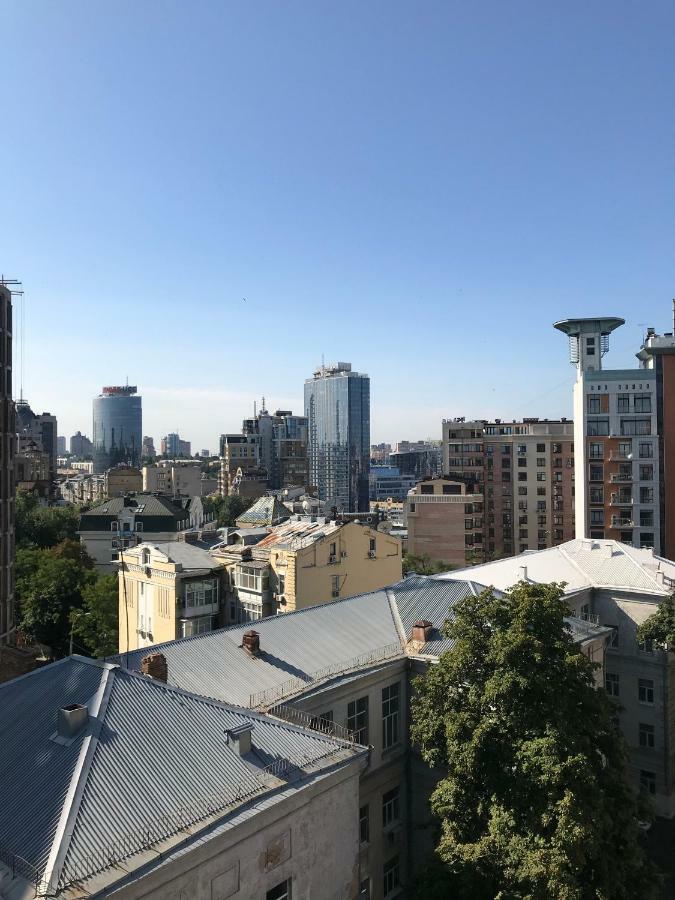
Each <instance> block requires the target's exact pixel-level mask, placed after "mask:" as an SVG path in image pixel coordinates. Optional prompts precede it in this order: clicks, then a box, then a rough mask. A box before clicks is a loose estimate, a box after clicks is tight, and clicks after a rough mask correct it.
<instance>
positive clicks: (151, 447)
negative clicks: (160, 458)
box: [141, 435, 157, 459]
mask: <svg viewBox="0 0 675 900" xmlns="http://www.w3.org/2000/svg"><path fill="white" fill-rule="evenodd" d="M141 456H142V457H144V458H146V459H147V458H148V457H149V458H150V459H154V458H155V457H156V456H157V454H156V453H155V442H154V441H153V439H152V438H151V437H148V436H147V435H144V436H143V443H142V445H141Z"/></svg>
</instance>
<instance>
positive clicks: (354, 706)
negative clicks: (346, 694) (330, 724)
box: [347, 697, 368, 746]
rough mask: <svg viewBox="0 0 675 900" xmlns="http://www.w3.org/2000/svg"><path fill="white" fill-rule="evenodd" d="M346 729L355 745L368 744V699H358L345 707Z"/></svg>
mask: <svg viewBox="0 0 675 900" xmlns="http://www.w3.org/2000/svg"><path fill="white" fill-rule="evenodd" d="M347 728H348V730H349V731H353V732H354V740H355V741H356V743H357V744H363V745H364V746H366V745H367V744H368V698H367V697H359V699H358V700H352V702H351V703H349V704H348V705H347Z"/></svg>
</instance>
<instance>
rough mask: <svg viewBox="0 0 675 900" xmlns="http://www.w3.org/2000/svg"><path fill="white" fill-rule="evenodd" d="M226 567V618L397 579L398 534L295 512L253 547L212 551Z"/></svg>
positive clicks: (297, 605) (252, 616)
mask: <svg viewBox="0 0 675 900" xmlns="http://www.w3.org/2000/svg"><path fill="white" fill-rule="evenodd" d="M213 553H214V555H215V556H218V557H221V558H222V559H223V561H224V564H225V565H226V567H227V569H228V591H227V611H226V617H227V621H228V622H233V623H240V622H249V621H255V620H256V619H261V618H264V617H266V616H270V615H275V614H277V613H286V612H293V611H294V610H296V609H304V608H305V607H307V606H315V605H316V604H319V603H328V602H330V601H332V600H337V599H339V598H340V597H352V596H354V595H356V594H362V593H365V592H366V591H374V590H377V589H379V588H381V587H383V586H384V585H386V584H392V583H393V582H395V581H398V580H399V579H400V578H401V574H402V552H401V542H400V541H399V540H398V538H395V537H390V536H389V535H387V534H384V533H382V532H380V531H376V530H375V529H374V528H370V527H369V526H367V525H362V524H360V523H359V522H346V523H341V522H339V521H338V522H336V521H330V520H328V519H324V518H320V517H315V516H312V517H303V516H295V517H293V518H292V519H291V520H289V521H288V522H285V523H283V524H281V525H277V526H276V527H273V528H271V529H270V531H269V534H268V535H267V536H266V537H265V538H263V539H262V540H261V541H259V542H258V543H257V544H254V545H253V546H250V545H249V546H244V545H243V544H241V545H234V546H222V545H221V546H220V547H216V548H214V550H213Z"/></svg>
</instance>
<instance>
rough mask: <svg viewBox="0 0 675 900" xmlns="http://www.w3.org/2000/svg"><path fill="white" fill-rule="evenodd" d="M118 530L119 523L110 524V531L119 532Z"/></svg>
mask: <svg viewBox="0 0 675 900" xmlns="http://www.w3.org/2000/svg"><path fill="white" fill-rule="evenodd" d="M119 529H120V526H119V522H111V523H110V530H111V531H119Z"/></svg>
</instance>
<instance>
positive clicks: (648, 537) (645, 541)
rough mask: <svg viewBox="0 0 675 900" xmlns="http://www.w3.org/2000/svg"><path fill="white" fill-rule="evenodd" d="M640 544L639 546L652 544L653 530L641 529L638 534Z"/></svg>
mask: <svg viewBox="0 0 675 900" xmlns="http://www.w3.org/2000/svg"><path fill="white" fill-rule="evenodd" d="M640 546H641V547H653V546H654V532H653V531H643V532H642V534H641V535H640Z"/></svg>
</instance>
